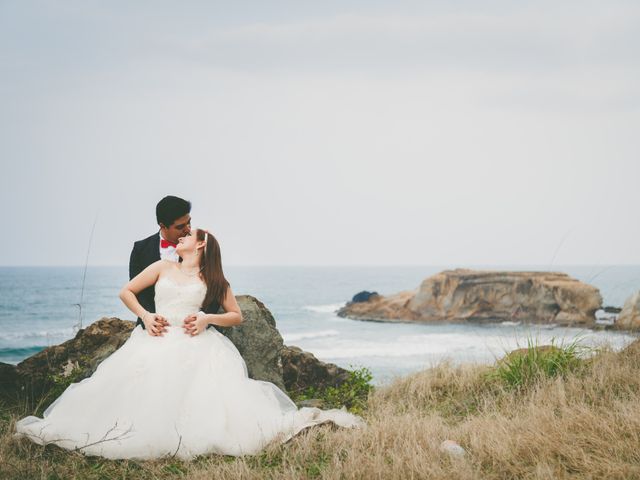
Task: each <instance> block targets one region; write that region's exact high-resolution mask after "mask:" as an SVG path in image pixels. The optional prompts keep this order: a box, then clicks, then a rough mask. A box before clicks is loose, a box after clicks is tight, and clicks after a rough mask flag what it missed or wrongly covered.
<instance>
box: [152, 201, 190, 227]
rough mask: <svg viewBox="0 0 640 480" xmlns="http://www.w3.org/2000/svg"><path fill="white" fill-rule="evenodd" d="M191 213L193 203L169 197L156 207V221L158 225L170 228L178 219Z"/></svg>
mask: <svg viewBox="0 0 640 480" xmlns="http://www.w3.org/2000/svg"><path fill="white" fill-rule="evenodd" d="M189 212H191V202H189V201H187V200H184V199H182V198H180V197H174V196H173V195H167V196H166V197H164V198H163V199H162V200H160V201H159V202H158V204H157V205H156V220H157V221H158V225H160V224H162V225H164V226H165V227H170V226H171V225H172V224H173V222H175V221H176V219H177V218H180V217H182V216H184V215H186V214H187V213H189Z"/></svg>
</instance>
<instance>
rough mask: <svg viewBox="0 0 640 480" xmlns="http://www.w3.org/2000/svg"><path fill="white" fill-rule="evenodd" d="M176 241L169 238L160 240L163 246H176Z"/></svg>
mask: <svg viewBox="0 0 640 480" xmlns="http://www.w3.org/2000/svg"><path fill="white" fill-rule="evenodd" d="M176 245H177V244H176V243H173V242H170V241H169V240H165V239H164V238H163V239H161V240H160V246H161V247H162V248H169V247H174V248H175V247H176Z"/></svg>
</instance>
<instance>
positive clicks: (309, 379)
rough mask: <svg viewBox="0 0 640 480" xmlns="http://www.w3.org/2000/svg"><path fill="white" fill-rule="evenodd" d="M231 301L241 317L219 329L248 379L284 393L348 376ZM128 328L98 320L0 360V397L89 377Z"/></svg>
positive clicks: (33, 394) (37, 394) (251, 308)
mask: <svg viewBox="0 0 640 480" xmlns="http://www.w3.org/2000/svg"><path fill="white" fill-rule="evenodd" d="M236 299H237V300H238V304H239V306H240V308H241V310H242V316H243V319H244V321H243V322H242V324H240V325H236V326H233V327H224V328H223V333H224V335H225V336H226V337H227V338H229V339H230V340H231V341H232V342H233V343H234V345H235V346H236V348H237V349H238V351H239V352H240V354H241V355H242V357H243V359H244V360H245V363H246V364H247V371H248V374H249V377H250V378H253V379H256V380H264V381H268V382H271V383H274V384H275V385H277V386H278V387H280V388H281V389H282V390H284V391H286V392H294V391H300V390H304V389H305V388H307V387H309V386H314V387H316V388H318V389H322V388H325V387H328V386H339V385H341V384H342V383H344V382H345V381H346V380H347V379H348V378H349V376H350V374H349V371H348V370H345V369H343V368H340V367H338V366H337V365H334V364H331V363H324V362H321V361H320V360H318V359H317V358H315V357H314V356H313V355H312V354H311V353H309V352H305V351H303V350H301V349H300V348H298V347H295V346H287V345H284V343H283V340H282V336H281V335H280V332H278V329H277V328H276V322H275V319H274V318H273V315H272V314H271V312H270V311H269V309H268V308H267V307H266V306H265V305H264V304H263V303H262V302H260V301H259V300H258V299H257V298H255V297H253V296H250V295H238V296H236ZM134 327H135V322H132V321H129V320H121V319H119V318H102V319H100V320H98V321H96V322H94V323H92V324H91V325H89V326H88V327H86V328H84V329H81V330H79V331H78V333H77V334H76V336H75V337H74V338H72V339H70V340H67V341H66V342H64V343H62V344H60V345H54V346H51V347H48V348H45V349H44V350H42V351H40V352H38V353H36V354H35V355H32V356H31V357H29V358H26V359H25V360H23V361H22V362H20V363H19V364H18V365H11V364H7V363H2V362H0V398H5V399H10V400H15V399H18V398H20V399H23V400H25V399H26V400H27V401H30V400H31V401H37V400H38V399H40V398H41V397H43V396H44V395H45V394H46V393H47V392H50V391H51V390H52V389H54V388H55V387H56V385H66V384H68V383H70V382H71V381H73V382H79V381H80V380H82V379H83V378H86V377H89V376H90V375H91V374H92V373H93V372H95V370H96V368H97V367H98V365H99V364H100V362H102V361H103V360H104V359H106V358H107V357H108V356H109V355H111V354H112V353H113V352H114V351H116V350H117V349H118V348H120V346H122V344H123V343H124V342H125V341H126V340H127V339H128V338H129V335H130V334H131V331H132V330H133V328H134ZM59 393H62V392H59ZM53 399H54V398H50V400H51V401H52V400H53Z"/></svg>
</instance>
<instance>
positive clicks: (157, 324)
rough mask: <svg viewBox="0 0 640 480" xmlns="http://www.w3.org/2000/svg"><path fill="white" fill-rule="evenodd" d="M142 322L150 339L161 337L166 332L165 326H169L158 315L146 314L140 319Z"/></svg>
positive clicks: (164, 319)
mask: <svg viewBox="0 0 640 480" xmlns="http://www.w3.org/2000/svg"><path fill="white" fill-rule="evenodd" d="M142 322H143V323H144V326H145V327H146V330H147V333H148V334H149V335H151V336H152V337H162V336H163V335H162V334H163V333H165V332H166V331H167V329H166V327H167V325H169V322H167V320H166V318H164V317H163V316H162V315H160V314H158V313H146V314H145V315H144V317H143V318H142Z"/></svg>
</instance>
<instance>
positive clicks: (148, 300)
mask: <svg viewBox="0 0 640 480" xmlns="http://www.w3.org/2000/svg"><path fill="white" fill-rule="evenodd" d="M158 260H160V232H157V233H154V234H153V235H151V236H150V237H147V238H145V239H144V240H138V241H137V242H135V243H134V244H133V250H131V258H130V259H129V280H131V279H132V278H133V277H135V276H136V275H138V274H139V273H140V272H141V271H142V270H144V269H145V268H147V267H148V266H149V265H151V264H152V263H153V262H157V261H158ZM155 295H156V290H155V287H154V285H151V286H150V287H149V288H145V289H144V290H143V291H141V292H140V293H139V294H138V295H137V297H138V301H139V302H140V305H142V306H143V307H144V309H145V310H146V311H148V312H151V313H156V302H155ZM219 309H220V305H219V304H218V302H216V301H215V300H214V301H213V302H212V303H211V305H209V306H207V308H206V309H204V310H202V311H203V312H204V313H218V310H219ZM194 313H195V312H194ZM136 325H142V328H145V326H144V323H143V322H142V319H140V318H138V323H137V324H136ZM210 327H213V328H215V329H216V330H218V331H219V332H222V327H220V326H219V325H209V327H207V328H210Z"/></svg>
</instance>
